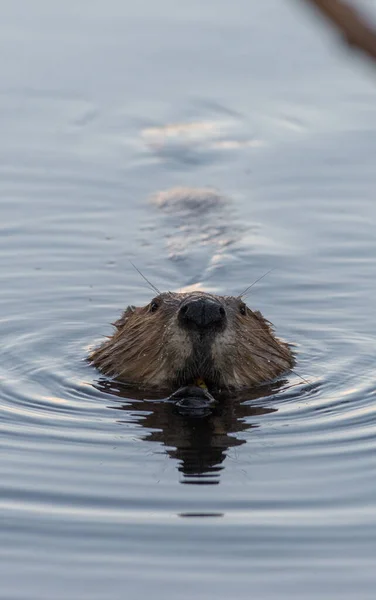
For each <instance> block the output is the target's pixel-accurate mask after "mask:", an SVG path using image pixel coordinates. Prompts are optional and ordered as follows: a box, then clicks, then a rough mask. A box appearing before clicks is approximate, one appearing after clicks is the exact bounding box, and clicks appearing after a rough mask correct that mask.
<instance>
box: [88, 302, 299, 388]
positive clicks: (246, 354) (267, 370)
mask: <svg viewBox="0 0 376 600" xmlns="http://www.w3.org/2000/svg"><path fill="white" fill-rule="evenodd" d="M113 325H114V326H115V328H116V331H115V333H114V334H113V335H112V336H111V337H110V338H108V339H107V340H106V341H105V342H104V343H102V344H101V345H100V346H99V347H98V348H97V349H95V350H94V351H93V352H92V353H91V354H90V356H89V360H90V361H91V362H92V363H93V364H94V365H95V366H96V367H97V368H98V369H99V370H100V371H102V372H103V373H104V374H105V375H108V376H111V377H115V378H117V379H119V380H120V381H124V382H126V383H128V384H131V385H136V386H140V387H142V388H149V389H159V390H164V391H166V392H169V393H171V392H173V391H175V390H176V389H177V388H179V387H182V386H190V385H194V384H195V385H197V384H198V385H199V384H200V383H197V382H203V383H204V384H205V386H206V387H207V388H208V389H209V390H218V391H222V390H237V391H240V390H244V389H246V388H252V387H253V386H255V385H257V384H261V383H264V382H267V381H270V380H272V379H275V378H276V377H277V376H278V375H281V374H282V373H283V372H285V371H287V370H289V369H290V368H291V367H292V366H293V364H294V356H293V353H292V351H291V348H290V346H289V345H288V344H287V343H285V342H283V341H281V340H280V339H278V338H277V337H276V336H275V334H274V330H273V326H272V324H271V323H270V322H269V321H267V320H266V319H265V318H264V317H263V316H262V314H261V313H260V312H258V311H253V310H251V309H250V308H249V307H248V306H247V305H246V304H245V302H244V301H243V299H242V297H241V296H217V295H215V294H210V293H206V292H202V291H194V292H184V293H177V292H164V293H160V294H158V295H157V296H156V297H155V298H153V299H152V300H151V302H150V303H149V304H148V305H147V306H143V307H137V308H136V307H134V306H128V308H127V309H126V310H125V311H124V313H123V315H122V316H121V317H120V319H119V320H118V321H116V322H115V323H113Z"/></svg>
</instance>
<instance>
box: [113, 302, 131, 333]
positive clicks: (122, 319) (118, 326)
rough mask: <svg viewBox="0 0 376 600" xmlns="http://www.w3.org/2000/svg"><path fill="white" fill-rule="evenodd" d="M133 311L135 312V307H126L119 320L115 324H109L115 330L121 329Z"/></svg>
mask: <svg viewBox="0 0 376 600" xmlns="http://www.w3.org/2000/svg"><path fill="white" fill-rule="evenodd" d="M135 310H136V307H135V306H127V308H126V309H125V311H124V312H123V314H122V315H121V317H120V319H118V320H117V321H115V323H111V325H113V326H114V327H116V329H121V328H122V327H123V326H124V325H125V323H126V322H127V320H128V319H129V317H130V316H131V315H132V314H133V313H134V311H135Z"/></svg>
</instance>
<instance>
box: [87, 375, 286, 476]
mask: <svg viewBox="0 0 376 600" xmlns="http://www.w3.org/2000/svg"><path fill="white" fill-rule="evenodd" d="M281 385H282V382H279V383H276V384H273V385H270V386H263V387H262V388H259V389H258V390H257V391H254V392H253V393H252V394H248V395H247V396H246V398H247V400H246V401H244V398H243V399H242V398H237V399H234V398H221V400H220V402H218V403H217V404H216V406H215V408H214V409H213V412H212V413H211V414H210V415H208V416H206V417H204V418H190V417H189V416H187V415H181V414H179V412H178V410H177V409H176V407H175V405H174V403H172V402H169V401H168V400H160V399H147V400H145V399H143V397H142V394H140V392H137V391H136V392H135V391H132V390H131V388H127V387H125V386H122V385H121V384H118V383H115V382H111V381H107V380H100V381H99V382H98V383H97V387H98V388H99V389H101V390H102V391H104V392H106V393H110V394H113V395H115V396H118V397H120V398H124V402H123V403H122V404H121V405H118V406H116V405H113V406H111V408H114V409H117V410H120V411H122V415H121V418H120V419H119V423H127V422H128V420H131V421H132V422H133V423H134V422H135V419H136V421H137V423H139V424H140V425H142V427H144V428H145V429H146V430H147V432H146V433H145V435H144V436H143V437H142V439H144V440H145V441H148V442H159V443H160V444H163V446H165V447H166V452H167V454H168V455H169V456H170V457H171V458H173V459H176V460H177V461H178V462H179V466H178V469H179V471H180V472H181V473H182V474H183V476H184V478H183V483H195V484H202V483H204V484H216V483H219V475H220V472H221V471H222V470H223V469H224V464H223V463H224V460H225V458H226V455H227V451H228V450H229V449H230V448H233V447H235V446H240V445H241V444H244V443H245V440H244V439H243V438H242V437H239V436H238V435H236V434H239V433H241V432H243V431H247V430H250V429H252V428H255V427H258V424H255V423H251V422H250V419H252V417H255V418H257V417H259V416H260V415H266V414H269V413H272V412H276V410H277V409H275V408H270V407H267V406H261V405H260V403H261V398H262V397H264V398H265V396H270V395H271V394H274V393H275V392H276V391H277V390H278V389H279V388H280V386H281ZM130 396H131V397H130ZM256 401H257V405H255V403H254V402H256ZM119 416H120V415H119ZM127 417H128V418H127Z"/></svg>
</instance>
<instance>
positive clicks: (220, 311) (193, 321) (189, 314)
mask: <svg viewBox="0 0 376 600" xmlns="http://www.w3.org/2000/svg"><path fill="white" fill-rule="evenodd" d="M179 319H180V322H181V323H182V324H183V325H185V326H186V327H188V328H189V327H192V326H193V327H195V326H196V327H209V326H210V325H222V324H223V323H224V322H225V320H226V311H225V309H224V308H223V306H222V304H221V303H220V302H217V301H216V300H213V299H212V298H194V299H191V298H189V299H188V300H185V302H183V304H182V305H181V307H180V310H179Z"/></svg>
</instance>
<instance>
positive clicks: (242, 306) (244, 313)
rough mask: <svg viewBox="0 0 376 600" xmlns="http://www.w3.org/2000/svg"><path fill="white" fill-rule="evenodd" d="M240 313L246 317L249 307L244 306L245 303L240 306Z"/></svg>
mask: <svg viewBox="0 0 376 600" xmlns="http://www.w3.org/2000/svg"><path fill="white" fill-rule="evenodd" d="M239 312H240V314H241V315H246V314H247V307H246V305H245V304H244V302H243V303H242V304H241V305H240V306H239Z"/></svg>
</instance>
